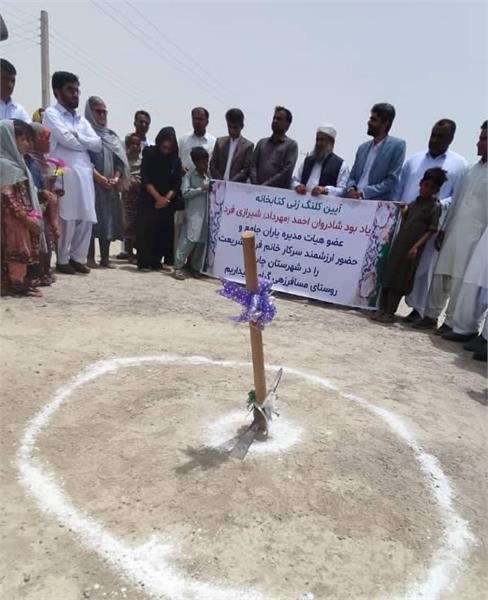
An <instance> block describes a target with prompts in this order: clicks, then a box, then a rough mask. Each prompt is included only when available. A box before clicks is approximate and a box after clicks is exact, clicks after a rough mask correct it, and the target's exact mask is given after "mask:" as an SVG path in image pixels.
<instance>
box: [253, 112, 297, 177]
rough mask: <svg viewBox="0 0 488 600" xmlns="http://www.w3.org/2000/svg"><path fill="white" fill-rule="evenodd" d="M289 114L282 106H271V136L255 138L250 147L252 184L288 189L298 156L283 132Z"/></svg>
mask: <svg viewBox="0 0 488 600" xmlns="http://www.w3.org/2000/svg"><path fill="white" fill-rule="evenodd" d="M292 120H293V116H292V114H291V112H290V111H289V110H288V109H287V108H285V107H284V106H277V107H276V108H275V112H274V116H273V121H272V122H271V130H272V131H273V134H272V135H271V137H268V138H263V139H262V140H259V142H258V143H257V144H256V148H255V149H254V154H253V157H252V163H251V172H250V179H251V183H254V184H255V185H267V186H270V187H277V188H285V189H289V187H290V182H291V176H292V175H293V169H294V168H295V164H296V162H297V158H298V145H297V143H296V142H295V140H292V139H291V138H289V137H288V136H287V135H286V132H287V131H288V129H289V128H290V125H291V122H292Z"/></svg>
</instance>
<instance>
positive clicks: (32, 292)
mask: <svg viewBox="0 0 488 600" xmlns="http://www.w3.org/2000/svg"><path fill="white" fill-rule="evenodd" d="M25 295H26V296H29V297H30V298H42V292H41V290H38V289H37V288H35V287H29V288H27V291H26V292H25Z"/></svg>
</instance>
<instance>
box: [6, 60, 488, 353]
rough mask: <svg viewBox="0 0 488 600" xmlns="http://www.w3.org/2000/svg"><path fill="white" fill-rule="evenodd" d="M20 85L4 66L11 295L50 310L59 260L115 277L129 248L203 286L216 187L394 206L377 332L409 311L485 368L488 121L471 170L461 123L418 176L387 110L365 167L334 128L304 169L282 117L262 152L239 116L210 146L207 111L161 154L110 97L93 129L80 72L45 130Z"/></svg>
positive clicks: (63, 86)
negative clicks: (340, 146)
mask: <svg viewBox="0 0 488 600" xmlns="http://www.w3.org/2000/svg"><path fill="white" fill-rule="evenodd" d="M15 81H16V70H15V67H14V66H13V65H12V64H11V63H9V62H8V61H6V60H4V59H1V101H0V119H1V122H0V143H1V148H0V161H1V199H2V200H1V202H2V203H1V215H2V294H10V295H15V296H41V295H42V292H41V290H40V287H42V286H47V285H51V284H52V283H53V282H54V281H55V274H54V273H53V272H52V269H51V255H52V253H53V252H55V253H56V267H55V270H56V271H57V272H58V273H62V274H66V275H76V274H77V273H81V274H85V275H87V274H89V273H90V270H91V269H97V268H111V267H113V264H112V263H111V260H110V244H111V242H113V241H116V240H121V241H123V244H124V246H123V251H122V252H121V253H120V254H119V255H118V256H117V258H118V259H120V260H127V261H128V262H129V263H131V264H134V265H137V268H138V269H139V270H140V271H141V272H143V273H145V272H149V271H157V270H166V271H171V273H172V274H173V276H174V277H175V278H176V279H178V280H181V279H185V277H186V273H188V272H189V273H190V274H192V275H193V276H194V277H200V276H201V275H200V273H201V270H202V267H203V263H204V259H205V247H206V240H207V229H208V227H207V219H208V206H207V203H208V190H209V188H210V186H211V181H212V180H213V179H219V180H227V181H234V182H242V183H249V184H254V185H263V186H271V187H275V188H286V189H292V190H294V191H295V192H296V193H297V194H302V195H303V194H307V193H310V194H311V195H312V196H315V197H323V198H324V197H325V198H326V196H327V195H331V196H342V197H346V198H350V199H355V200H357V201H368V200H392V201H395V202H397V203H398V204H399V206H400V210H401V213H402V214H401V219H400V225H399V228H398V232H397V235H396V238H395V241H394V243H393V247H392V249H391V253H390V256H389V259H388V261H387V264H386V267H385V269H384V272H383V274H382V284H383V291H382V294H381V298H380V302H379V309H378V311H377V312H375V313H374V314H373V315H372V318H373V319H375V320H376V321H379V322H382V323H385V324H389V323H392V322H394V320H395V316H394V315H395V313H396V311H397V308H398V305H399V302H400V300H401V299H402V298H403V297H405V299H406V303H407V304H408V305H409V306H410V307H411V308H412V311H411V312H410V314H409V315H408V316H407V317H405V318H404V321H405V322H406V323H407V324H411V325H412V326H413V327H415V328H419V329H434V330H435V332H436V333H437V334H439V335H442V336H443V337H444V338H445V339H448V340H451V341H458V342H462V343H463V344H464V345H465V347H466V349H468V350H470V351H472V352H473V353H474V357H475V358H479V359H481V360H486V347H487V338H488V335H487V334H488V330H487V327H488V322H487V319H486V315H487V312H488V268H487V261H486V256H487V250H488V234H487V227H488V191H487V187H488V186H487V184H488V177H487V142H486V135H487V122H486V121H484V122H483V123H482V125H481V132H480V134H479V139H478V142H477V149H478V155H479V157H480V160H479V162H477V163H476V164H474V165H473V166H471V167H468V164H467V161H466V160H465V159H464V158H463V157H462V156H460V155H459V154H456V153H455V152H453V151H451V150H450V149H449V147H450V145H451V144H452V142H453V140H454V136H455V132H456V124H455V123H454V121H452V120H450V119H441V120H439V121H438V122H437V123H435V124H434V126H433V128H432V131H431V133H430V138H429V140H428V148H427V150H426V151H425V150H424V151H422V152H419V153H418V154H415V155H414V156H412V157H411V158H410V159H408V160H407V161H406V162H405V155H406V143H405V141H404V140H402V139H399V138H396V137H393V136H392V135H390V130H391V127H392V125H393V123H394V119H395V109H394V107H393V106H392V105H391V104H388V103H379V104H375V105H374V106H373V107H372V109H371V113H370V117H369V120H368V124H367V134H368V135H369V136H370V137H371V138H372V139H371V140H370V141H368V142H365V143H363V144H362V145H360V146H359V148H358V150H357V152H356V155H355V160H354V163H353V165H352V167H351V168H349V167H348V165H347V164H346V162H345V161H344V160H343V159H342V158H341V157H340V156H338V155H337V154H336V153H335V152H334V145H335V140H336V137H337V131H336V128H335V127H334V126H333V125H332V124H330V123H324V124H321V125H320V126H319V127H317V130H316V132H315V144H314V148H313V150H312V152H310V153H308V154H307V155H306V157H305V159H304V160H303V161H301V164H298V165H297V161H298V156H299V152H298V145H297V143H296V141H294V140H293V139H291V138H290V137H289V136H288V135H287V133H288V130H289V128H290V126H291V124H292V120H293V117H292V113H291V111H290V110H288V109H287V108H285V107H283V106H277V107H276V108H275V110H274V114H273V118H272V121H271V135H270V136H269V137H265V138H263V139H261V140H259V141H258V142H257V143H256V145H254V144H253V142H251V141H250V140H247V139H246V138H245V137H244V136H243V135H242V131H243V128H244V114H243V112H242V111H241V110H240V109H238V108H232V109H230V110H228V111H227V113H226V115H225V119H226V124H227V131H228V135H226V136H223V137H219V138H218V139H217V138H216V137H215V136H213V135H212V134H210V133H209V132H208V124H209V113H208V111H207V109H205V108H204V107H196V108H194V109H193V110H192V112H191V119H192V130H191V131H190V132H188V133H186V134H185V135H183V136H182V137H181V138H180V139H179V140H178V139H177V136H176V132H175V130H174V128H173V127H163V128H162V129H161V130H160V131H159V133H158V134H157V136H156V138H155V140H154V143H151V140H150V138H149V130H150V127H151V117H150V115H149V113H148V112H147V111H144V110H139V111H137V112H136V114H135V117H134V124H133V126H134V129H133V131H131V132H130V133H129V134H128V135H126V136H125V138H123V141H122V140H121V139H120V138H119V136H118V135H117V134H116V133H115V132H114V131H113V130H112V129H110V128H109V127H108V108H107V106H106V104H105V102H104V101H103V99H102V98H99V97H97V96H91V97H90V98H88V99H87V101H86V104H85V109H84V116H81V115H80V114H78V112H77V110H78V106H79V100H80V90H79V85H80V83H79V79H78V77H77V76H76V75H74V74H73V73H70V72H65V71H58V72H56V73H54V74H53V76H52V89H53V93H54V96H55V98H56V104H55V105H54V106H50V107H47V108H45V109H44V108H41V109H38V110H36V111H35V113H34V114H33V115H32V118H29V116H28V113H27V111H26V110H25V109H24V108H23V107H22V106H21V105H20V104H18V103H17V102H15V101H14V100H13V92H14V87H15ZM297 166H298V168H296V167H297ZM95 240H98V245H99V253H100V262H99V263H98V262H97V261H96V245H95ZM446 305H447V309H446V317H445V320H444V322H443V324H442V325H441V326H440V327H438V326H437V325H438V319H439V316H440V314H441V313H442V311H443V310H444V308H445V307H446Z"/></svg>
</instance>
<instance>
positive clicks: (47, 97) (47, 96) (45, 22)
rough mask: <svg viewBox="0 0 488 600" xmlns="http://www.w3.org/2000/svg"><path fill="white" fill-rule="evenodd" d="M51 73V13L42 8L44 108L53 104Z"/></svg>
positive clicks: (42, 84)
mask: <svg viewBox="0 0 488 600" xmlns="http://www.w3.org/2000/svg"><path fill="white" fill-rule="evenodd" d="M50 79H51V75H50V72H49V15H48V13H47V11H46V10H41V86H42V108H47V107H48V106H49V105H50V104H51V81H50Z"/></svg>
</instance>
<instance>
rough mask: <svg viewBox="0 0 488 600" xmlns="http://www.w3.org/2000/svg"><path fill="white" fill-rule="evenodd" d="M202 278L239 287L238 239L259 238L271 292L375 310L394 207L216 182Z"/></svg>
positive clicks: (260, 257)
mask: <svg viewBox="0 0 488 600" xmlns="http://www.w3.org/2000/svg"><path fill="white" fill-rule="evenodd" d="M209 198H210V202H209V244H208V251H207V262H206V272H207V274H208V275H211V276H214V277H219V278H226V279H230V280H232V281H239V282H243V281H244V267H243V256H242V242H241V234H242V232H244V231H246V230H251V231H254V232H255V234H256V249H257V250H256V251H257V260H258V264H259V269H258V270H259V273H260V275H261V276H263V277H266V278H267V279H270V280H272V281H273V289H274V290H276V291H280V292H286V293H288V294H295V295H297V296H306V297H308V298H315V299H317V300H325V301H327V302H335V303H337V304H343V305H348V306H359V307H374V306H376V301H377V296H378V291H379V281H378V270H380V269H381V266H382V264H383V263H384V260H385V258H386V256H387V254H388V251H389V247H390V243H391V239H392V236H393V233H394V229H395V225H396V221H397V216H398V210H397V208H396V206H395V205H394V204H393V203H392V202H383V201H380V202H375V201H372V200H349V199H346V198H337V197H334V196H320V197H316V198H314V197H312V196H310V195H308V194H307V195H305V196H301V195H299V194H297V193H296V192H294V191H290V190H282V189H278V188H269V187H261V186H255V185H247V184H241V183H229V182H223V181H215V182H213V184H212V191H211V192H210V195H209Z"/></svg>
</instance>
